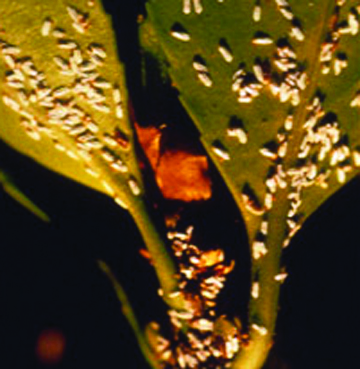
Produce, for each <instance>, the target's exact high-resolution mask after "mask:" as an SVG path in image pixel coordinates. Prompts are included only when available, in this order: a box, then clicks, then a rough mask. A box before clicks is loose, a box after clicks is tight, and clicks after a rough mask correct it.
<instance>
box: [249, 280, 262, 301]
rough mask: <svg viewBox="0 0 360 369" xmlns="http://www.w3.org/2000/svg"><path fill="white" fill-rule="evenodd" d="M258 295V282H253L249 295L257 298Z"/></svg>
mask: <svg viewBox="0 0 360 369" xmlns="http://www.w3.org/2000/svg"><path fill="white" fill-rule="evenodd" d="M259 295H260V284H259V282H253V283H252V286H251V297H252V298H253V299H258V298H259Z"/></svg>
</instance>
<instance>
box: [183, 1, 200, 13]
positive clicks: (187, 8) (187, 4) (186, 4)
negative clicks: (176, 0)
mask: <svg viewBox="0 0 360 369" xmlns="http://www.w3.org/2000/svg"><path fill="white" fill-rule="evenodd" d="M192 7H193V8H194V11H195V13H196V14H201V13H202V12H203V10H204V8H203V6H202V3H201V0H183V8H182V11H183V13H184V14H190V13H191V10H192Z"/></svg>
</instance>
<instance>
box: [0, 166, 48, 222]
mask: <svg viewBox="0 0 360 369" xmlns="http://www.w3.org/2000/svg"><path fill="white" fill-rule="evenodd" d="M0 184H1V185H2V187H3V189H4V191H5V192H6V193H7V194H8V195H9V196H11V197H12V198H13V199H14V200H15V201H17V202H18V203H19V204H20V205H22V206H23V207H24V208H26V209H27V210H29V211H30V212H31V213H33V214H34V215H36V216H37V217H38V218H39V219H41V220H42V221H44V222H50V218H49V216H48V215H47V214H46V213H45V212H43V211H42V210H41V209H40V208H39V207H38V206H37V205H36V204H34V203H33V202H32V201H31V200H30V199H29V198H28V197H27V196H26V195H25V194H24V193H23V192H22V191H21V190H20V189H19V188H18V187H17V186H16V184H15V183H14V182H13V180H12V178H11V177H10V176H9V175H8V174H7V173H6V172H4V171H3V170H1V169H0Z"/></svg>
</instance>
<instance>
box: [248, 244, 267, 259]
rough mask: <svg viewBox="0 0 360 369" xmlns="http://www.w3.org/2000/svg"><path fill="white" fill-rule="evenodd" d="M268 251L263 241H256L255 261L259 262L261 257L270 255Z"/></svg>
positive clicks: (254, 249) (253, 249)
mask: <svg viewBox="0 0 360 369" xmlns="http://www.w3.org/2000/svg"><path fill="white" fill-rule="evenodd" d="M268 251H269V250H268V249H267V248H266V245H265V243H264V242H263V241H254V242H253V244H252V255H253V258H254V259H255V260H259V259H260V258H261V257H263V256H265V255H266V254H267V253H268Z"/></svg>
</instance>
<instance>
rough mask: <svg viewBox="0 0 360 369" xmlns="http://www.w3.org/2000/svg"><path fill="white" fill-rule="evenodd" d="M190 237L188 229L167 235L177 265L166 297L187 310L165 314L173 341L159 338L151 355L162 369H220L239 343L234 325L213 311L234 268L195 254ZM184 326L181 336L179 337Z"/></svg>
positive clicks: (215, 256)
mask: <svg viewBox="0 0 360 369" xmlns="http://www.w3.org/2000/svg"><path fill="white" fill-rule="evenodd" d="M192 232H193V227H188V228H187V230H186V232H184V233H183V232H177V231H171V232H169V233H168V238H169V240H171V242H172V249H173V251H174V254H175V257H176V259H177V261H178V265H179V291H178V292H175V293H173V295H172V296H169V297H170V298H171V297H173V298H175V297H177V296H178V295H179V294H182V295H183V296H184V297H185V300H186V301H187V303H188V305H189V308H188V309H187V311H185V312H181V311H175V310H170V311H169V317H170V321H171V323H172V330H173V335H172V336H173V338H172V339H171V340H168V339H166V338H164V337H162V336H161V335H159V337H158V339H157V344H156V346H155V351H156V352H157V355H158V356H159V358H160V360H161V361H162V362H163V364H164V368H174V367H180V368H182V369H185V368H194V369H195V368H204V369H205V368H206V369H210V368H214V369H215V368H218V369H220V368H226V367H228V366H229V365H230V361H231V359H232V358H233V357H234V356H235V355H236V354H237V353H238V351H239V350H240V349H241V345H242V343H243V341H244V340H245V337H244V336H242V334H241V329H240V323H239V322H238V324H235V323H234V322H231V321H230V320H229V319H227V318H226V316H224V315H221V316H219V315H218V312H217V310H216V299H217V296H218V295H219V293H220V291H221V290H222V288H223V287H224V284H225V280H226V275H227V274H228V273H230V272H231V270H232V269H233V267H234V263H233V262H232V263H230V265H226V264H225V256H224V252H223V251H222V250H221V249H215V250H208V251H202V250H200V249H199V248H198V247H197V246H195V245H194V244H192V243H191V238H192ZM161 294H162V292H161ZM184 324H185V325H186V327H187V331H186V333H185V332H184V331H182V327H183V326H184ZM224 327H226V329H224ZM257 328H259V329H260V330H261V329H263V328H261V327H260V326H256V327H254V329H257Z"/></svg>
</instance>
